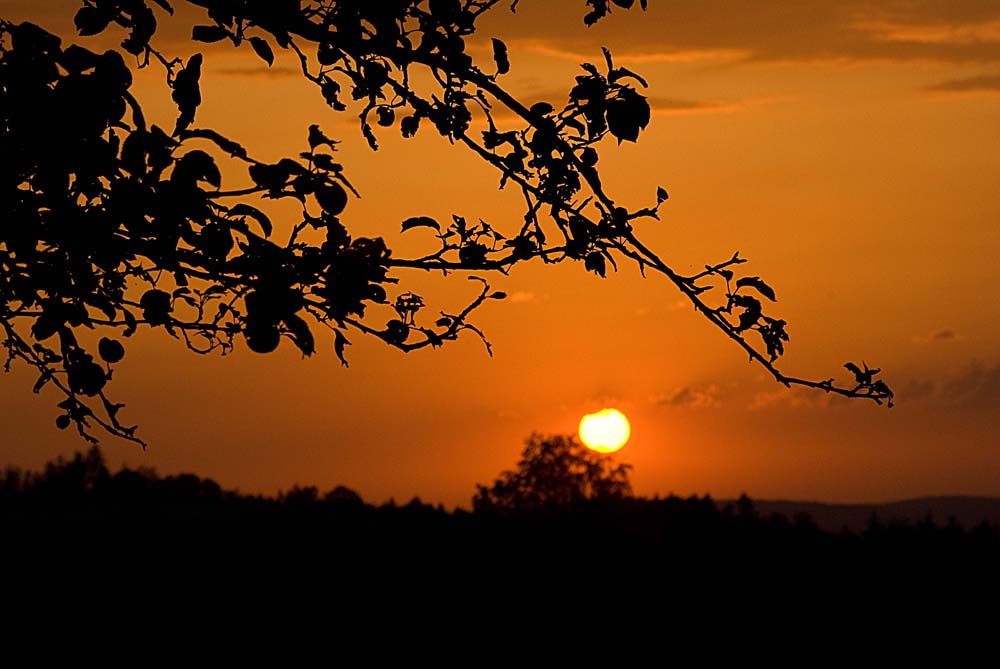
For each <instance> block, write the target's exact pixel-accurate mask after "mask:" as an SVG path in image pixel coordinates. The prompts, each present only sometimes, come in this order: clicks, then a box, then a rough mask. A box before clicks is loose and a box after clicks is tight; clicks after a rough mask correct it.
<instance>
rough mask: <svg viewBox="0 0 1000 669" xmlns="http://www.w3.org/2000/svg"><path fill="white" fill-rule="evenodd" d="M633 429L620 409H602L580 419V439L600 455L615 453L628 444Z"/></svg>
mask: <svg viewBox="0 0 1000 669" xmlns="http://www.w3.org/2000/svg"><path fill="white" fill-rule="evenodd" d="M631 434H632V428H631V427H630V426H629V424H628V418H626V417H625V414H623V413H622V412H621V411H619V410H618V409H602V410H601V411H598V412H597V413H589V414H587V415H586V416H584V417H583V418H581V419H580V439H582V440H583V443H584V445H585V446H586V447H587V448H589V449H590V450H592V451H597V452H598V453H614V452H615V451H617V450H619V449H621V447H622V446H624V445H625V444H626V442H628V438H629V436H630V435H631Z"/></svg>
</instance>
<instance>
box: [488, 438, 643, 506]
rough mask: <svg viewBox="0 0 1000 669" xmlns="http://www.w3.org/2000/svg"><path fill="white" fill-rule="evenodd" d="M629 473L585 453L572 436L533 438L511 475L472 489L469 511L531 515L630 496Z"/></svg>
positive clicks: (606, 459)
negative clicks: (488, 484) (518, 512)
mask: <svg viewBox="0 0 1000 669" xmlns="http://www.w3.org/2000/svg"><path fill="white" fill-rule="evenodd" d="M631 468H632V466H631V465H626V464H616V463H615V461H614V459H612V458H611V456H608V455H603V454H600V453H595V452H594V451H591V450H590V449H588V448H586V447H585V446H583V445H582V444H581V443H580V442H579V441H577V440H576V438H575V437H572V436H570V437H567V436H562V435H556V436H552V437H542V436H541V435H538V434H533V435H531V437H530V438H529V439H528V441H527V445H526V446H525V449H524V452H523V453H522V454H521V459H520V460H519V461H518V463H517V469H516V470H514V471H505V472H503V473H502V474H500V477H499V478H498V479H497V480H496V481H494V482H493V485H492V486H489V487H487V486H484V485H477V486H476V489H477V491H476V495H475V497H473V499H472V507H473V509H474V510H476V511H531V510H536V509H543V508H547V507H560V508H566V507H571V506H573V505H574V504H577V503H579V502H582V501H585V500H610V499H621V498H623V497H631V496H632V484H631V483H630V482H629V478H628V472H629V470H630V469H631Z"/></svg>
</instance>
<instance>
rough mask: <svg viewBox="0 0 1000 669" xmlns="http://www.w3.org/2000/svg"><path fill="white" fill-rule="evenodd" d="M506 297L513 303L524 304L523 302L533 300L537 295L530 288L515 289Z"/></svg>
mask: <svg viewBox="0 0 1000 669" xmlns="http://www.w3.org/2000/svg"><path fill="white" fill-rule="evenodd" d="M507 299H508V301H510V302H513V303H514V304H524V303H525V302H534V301H535V300H536V299H538V296H537V295H535V294H534V293H533V292H531V291H530V290H517V291H514V292H513V293H511V294H510V297H508V298H507Z"/></svg>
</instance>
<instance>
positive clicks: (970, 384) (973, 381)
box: [941, 361, 1000, 409]
mask: <svg viewBox="0 0 1000 669" xmlns="http://www.w3.org/2000/svg"><path fill="white" fill-rule="evenodd" d="M941 395H942V397H943V398H944V399H946V400H947V401H949V402H952V403H954V404H957V405H960V406H965V407H975V408H988V409H1000V363H996V364H994V365H985V364H983V363H981V362H979V361H975V362H973V363H972V364H970V365H969V366H968V367H967V368H965V369H964V370H963V371H962V372H961V373H959V374H958V375H957V376H955V377H953V378H951V379H950V380H948V381H946V382H945V383H944V384H942V386H941Z"/></svg>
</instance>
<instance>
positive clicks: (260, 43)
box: [250, 37, 274, 67]
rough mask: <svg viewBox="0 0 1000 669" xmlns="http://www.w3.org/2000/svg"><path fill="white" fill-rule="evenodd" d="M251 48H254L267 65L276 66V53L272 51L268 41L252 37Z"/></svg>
mask: <svg viewBox="0 0 1000 669" xmlns="http://www.w3.org/2000/svg"><path fill="white" fill-rule="evenodd" d="M250 46H252V47H253V50H254V53H256V54H257V55H258V56H260V58H261V60H263V61H265V62H266V63H267V66H268V67H270V66H272V65H274V52H273V51H271V46H270V45H269V44H268V43H267V40H265V39H264V38H263V37H251V38H250Z"/></svg>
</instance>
